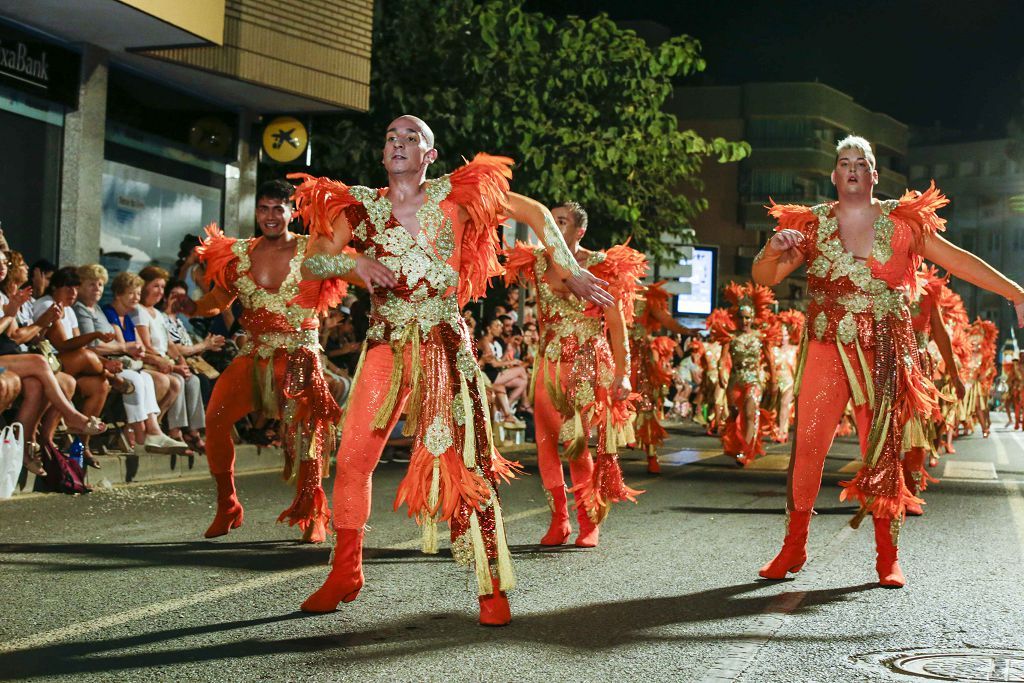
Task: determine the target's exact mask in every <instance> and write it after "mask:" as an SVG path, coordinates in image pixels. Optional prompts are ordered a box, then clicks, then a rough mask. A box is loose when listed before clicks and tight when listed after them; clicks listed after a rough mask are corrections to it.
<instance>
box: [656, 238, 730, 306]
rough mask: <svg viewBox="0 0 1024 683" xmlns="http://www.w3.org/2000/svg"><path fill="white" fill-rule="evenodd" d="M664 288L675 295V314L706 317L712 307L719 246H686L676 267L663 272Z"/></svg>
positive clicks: (716, 279) (713, 304)
mask: <svg viewBox="0 0 1024 683" xmlns="http://www.w3.org/2000/svg"><path fill="white" fill-rule="evenodd" d="M662 272H663V274H662V275H661V277H665V276H668V277H669V278H670V279H669V280H668V282H667V283H666V285H665V287H666V289H668V291H670V292H672V293H673V294H676V295H677V296H676V302H675V307H674V309H673V311H674V315H709V314H710V313H711V311H712V310H713V309H714V307H715V283H716V282H717V281H718V247H686V248H685V249H684V254H683V257H682V258H680V259H679V266H678V267H676V268H669V269H665V270H664V271H662Z"/></svg>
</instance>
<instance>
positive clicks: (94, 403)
mask: <svg viewBox="0 0 1024 683" xmlns="http://www.w3.org/2000/svg"><path fill="white" fill-rule="evenodd" d="M79 284H81V280H80V279H79V278H78V272H77V270H76V269H75V268H72V267H70V266H69V267H65V268H60V269H59V270H57V272H55V273H54V274H53V276H52V277H51V278H50V286H49V288H48V289H47V291H46V295H45V296H43V297H40V299H39V300H38V301H36V303H35V304H34V307H33V315H34V317H35V318H36V320H39V319H40V318H41V317H42V316H43V314H45V313H46V311H48V310H49V309H50V308H51V307H53V305H54V304H55V303H56V304H59V305H61V306H62V307H63V311H64V313H63V315H62V316H61V318H60V321H59V322H58V324H55V325H53V326H52V327H51V328H50V329H49V330H48V331H47V334H46V339H47V340H48V341H49V342H50V343H51V344H52V345H53V348H54V349H56V351H57V353H58V355H59V357H60V364H61V368H62V369H63V370H64V372H66V373H68V374H69V375H71V376H72V377H74V378H75V381H76V382H77V383H78V386H77V393H78V394H79V395H80V396H81V397H82V412H83V413H85V414H86V415H89V416H92V417H96V418H99V416H100V414H101V413H102V412H103V404H104V403H106V401H107V395H108V394H109V393H110V381H108V378H111V379H113V380H114V382H115V383H116V384H119V385H120V386H121V387H122V388H123V387H124V384H123V380H120V379H117V378H115V376H114V375H113V374H112V373H111V370H112V369H113V368H112V366H111V367H108V366H106V365H105V364H104V362H103V360H102V359H101V358H100V357H99V356H98V355H97V354H96V353H95V352H94V351H92V350H91V349H89V348H88V346H89V345H90V344H92V343H93V342H94V341H97V340H99V341H103V342H110V341H113V339H114V335H113V334H110V333H107V334H104V333H102V332H92V333H90V334H79V333H78V318H77V317H76V316H75V312H74V310H73V309H72V306H74V304H75V301H76V300H77V299H78V286H79ZM83 441H84V442H85V459H86V462H88V463H89V464H90V465H93V466H94V467H96V466H98V465H97V464H96V462H95V461H94V460H93V459H92V453H91V452H90V451H89V439H88V437H85V438H83Z"/></svg>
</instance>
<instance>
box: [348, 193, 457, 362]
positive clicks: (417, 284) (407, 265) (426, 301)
mask: <svg viewBox="0 0 1024 683" xmlns="http://www.w3.org/2000/svg"><path fill="white" fill-rule="evenodd" d="M451 189H452V185H451V180H450V178H449V177H448V176H443V177H441V178H437V179H436V180H428V181H427V182H426V186H425V188H424V192H425V194H426V199H425V201H424V202H423V206H421V207H420V208H419V210H418V211H417V212H416V217H417V218H418V219H419V223H420V231H419V232H418V233H417V234H416V236H415V237H413V236H412V235H411V234H410V233H409V231H408V230H406V228H405V227H404V226H402V224H401V223H399V221H398V219H397V218H395V216H394V213H393V212H392V205H391V201H390V200H389V199H388V197H387V194H386V193H385V192H384V191H383V190H374V189H371V188H368V187H360V186H357V187H352V188H350V191H351V193H352V196H353V197H355V198H356V199H357V200H359V202H360V205H359V206H355V207H352V208H351V209H350V210H349V211H350V213H349V221H350V223H351V224H352V225H354V226H355V227H354V228H353V230H352V244H353V246H354V247H355V248H356V249H357V250H358V251H360V252H362V253H364V254H366V255H367V256H369V257H370V258H374V259H377V260H378V261H380V262H381V263H382V264H383V265H385V266H387V267H388V268H390V269H391V270H392V271H393V272H394V273H395V275H396V276H397V278H398V284H397V285H396V286H395V287H393V288H391V289H383V288H378V289H376V290H374V293H373V295H372V296H371V299H370V301H371V304H372V309H371V312H370V328H369V330H368V331H367V338H368V339H370V340H371V341H384V342H391V341H398V340H399V339H402V338H405V335H408V334H410V330H412V329H415V328H418V330H419V333H420V334H421V335H422V337H423V338H426V336H427V335H428V334H429V333H430V331H431V330H432V329H434V327H436V326H437V325H439V324H441V323H448V324H449V325H451V326H452V327H453V328H455V329H459V328H460V326H462V325H463V323H462V319H461V316H460V315H459V305H458V299H457V296H456V287H457V286H458V284H459V273H458V270H457V259H458V253H457V251H458V250H457V249H456V244H457V242H456V232H455V225H454V218H455V212H457V210H458V208H457V207H456V206H454V205H448V203H446V202H445V200H446V199H447V197H448V195H449V193H450V192H451Z"/></svg>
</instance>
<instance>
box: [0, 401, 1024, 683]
mask: <svg viewBox="0 0 1024 683" xmlns="http://www.w3.org/2000/svg"><path fill="white" fill-rule="evenodd" d="M997 422H998V423H999V424H1000V425H1001V424H1002V423H1001V422H999V421H998V420H997ZM957 444H958V447H959V452H958V454H957V455H956V456H952V458H951V459H949V460H947V461H944V462H943V463H941V464H940V466H939V467H938V468H936V471H935V473H936V474H938V475H939V476H940V477H941V478H942V479H943V481H942V482H941V483H939V484H935V485H933V487H932V488H931V489H929V491H928V493H927V495H926V498H927V502H928V505H927V509H926V515H925V516H924V517H922V518H917V519H912V520H910V521H909V522H908V524H907V526H906V528H905V530H904V533H903V537H902V540H901V556H902V558H903V567H904V570H905V571H906V573H907V576H908V580H909V583H908V586H907V587H906V588H904V589H902V590H886V589H882V588H878V587H876V584H875V580H876V577H875V575H874V553H873V544H872V535H871V531H870V524H866V525H865V526H864V527H862V528H861V529H860V530H858V531H854V530H852V529H850V528H849V526H848V525H847V521H848V519H849V517H850V513H851V511H852V508H851V507H850V506H849V505H847V504H845V503H840V502H839V501H838V492H839V489H838V488H837V487H836V482H838V481H839V480H841V479H844V478H847V477H848V476H849V475H848V474H844V473H842V472H841V471H840V470H843V469H844V468H846V470H849V468H850V467H851V466H852V465H851V460H852V456H853V452H854V446H853V445H852V442H850V441H846V442H844V443H840V444H837V446H836V447H835V448H834V449H833V453H832V457H830V458H829V460H828V462H827V464H826V475H825V486H824V487H823V489H822V493H821V496H820V498H819V500H818V508H817V509H818V512H819V514H818V516H817V517H816V518H815V519H814V521H813V523H812V527H811V542H810V561H809V562H808V563H807V565H806V566H805V568H804V570H803V571H802V572H800V573H799V574H798V575H797V577H796V578H795V579H793V580H790V581H785V582H779V583H768V582H761V581H759V580H757V573H756V572H757V569H758V567H759V566H760V565H761V564H762V563H764V562H765V561H767V560H768V559H770V558H771V557H772V556H773V555H774V554H775V552H776V551H777V550H778V546H779V544H780V542H781V538H782V533H783V515H782V510H783V507H784V504H785V474H784V472H783V471H781V469H780V468H782V467H784V465H785V460H786V455H785V454H786V452H787V449H786V447H781V446H776V447H773V448H772V449H771V453H770V455H769V457H768V458H767V459H766V460H765V461H763V462H762V467H763V468H762V469H759V470H743V471H740V470H738V469H736V468H735V467H734V466H732V465H730V464H729V463H728V461H727V460H726V459H725V458H724V457H722V456H716V455H715V453H716V451H715V442H714V441H713V440H710V439H707V438H700V437H694V436H690V435H685V434H682V433H680V432H679V431H678V430H677V431H676V433H674V434H673V436H672V438H671V441H670V443H669V445H668V447H667V448H666V449H665V450H666V453H667V454H668V458H667V459H668V460H671V461H672V462H674V463H677V464H675V465H666V467H665V468H664V473H663V474H662V475H661V476H660V477H652V476H649V475H647V474H646V472H645V468H644V467H643V465H642V464H641V462H640V460H639V458H638V457H633V458H632V459H630V457H631V456H626V458H627V461H626V463H625V470H626V474H627V481H628V482H629V483H631V484H633V485H639V487H640V488H644V489H646V490H647V493H646V494H645V495H643V496H641V498H640V502H639V504H637V505H632V504H623V505H620V506H617V507H616V509H614V510H613V511H612V514H611V515H610V517H609V519H608V521H607V523H606V524H605V526H604V527H603V532H602V537H601V545H600V547H598V548H596V549H593V550H582V549H577V548H575V547H573V546H566V547H561V548H554V549H546V548H545V549H542V548H541V547H539V546H538V545H536V543H537V541H538V540H539V539H540V537H541V535H542V534H543V533H544V530H545V529H546V526H547V521H548V512H547V508H546V504H545V502H544V496H543V492H542V490H541V487H540V483H539V478H538V477H537V476H535V469H534V468H531V467H530V465H532V464H533V463H531V462H530V460H529V459H528V458H527V459H526V460H525V462H526V464H527V465H528V469H529V470H531V471H533V472H534V476H529V477H527V478H525V479H523V480H520V481H518V482H516V483H514V484H513V485H512V486H509V487H505V488H504V489H503V496H504V501H505V510H506V515H507V529H508V534H509V541H510V544H511V545H512V547H513V553H514V560H515V563H516V570H517V573H518V576H519V583H520V586H519V588H518V589H517V590H515V591H514V592H513V593H512V594H511V597H510V600H511V603H512V611H513V622H512V625H511V626H509V627H507V628H503V629H485V628H482V627H480V626H478V625H477V624H476V617H477V609H476V601H475V595H474V592H473V590H472V588H471V585H472V582H471V581H472V580H471V576H470V575H469V574H468V573H467V572H466V571H465V570H464V569H462V568H459V567H457V566H456V565H455V564H454V563H453V562H452V561H451V560H450V558H449V557H448V556H447V553H446V551H444V550H442V553H441V554H440V555H438V556H424V555H422V554H420V552H419V551H418V532H417V529H416V527H415V524H414V523H413V522H412V521H411V520H409V519H408V518H407V517H405V515H404V513H395V512H392V510H391V501H392V499H393V495H394V491H395V489H396V486H397V484H398V481H399V479H400V477H401V473H402V470H401V467H402V466H401V465H397V464H384V465H382V466H381V467H380V468H379V469H378V471H377V474H376V482H375V484H376V490H375V495H374V510H373V515H372V518H371V520H370V524H371V525H372V527H373V528H372V530H370V531H369V532H368V533H367V536H366V538H367V549H366V552H365V572H366V581H367V585H366V586H365V588H364V589H363V591H362V593H361V594H360V596H359V599H358V600H356V601H355V602H353V603H351V604H348V605H342V609H341V610H340V611H338V612H336V613H333V614H327V615H316V616H309V615H304V614H302V613H300V612H298V611H297V608H298V605H299V603H300V602H301V601H302V600H303V599H304V598H305V596H306V595H307V594H308V593H309V592H311V591H312V590H314V589H315V588H316V587H317V586H318V585H319V584H320V582H321V580H322V579H323V577H324V576H325V575H326V571H327V569H326V566H325V563H326V561H327V557H328V553H329V549H328V548H325V547H323V546H321V547H316V546H308V545H300V544H298V543H297V542H296V539H297V537H298V534H297V532H296V531H295V530H292V529H289V528H288V527H286V526H282V525H277V524H275V523H274V520H275V519H276V516H277V514H278V513H279V512H280V511H281V510H282V509H283V508H284V507H285V506H286V505H287V504H288V502H289V494H290V491H289V487H287V486H285V485H284V484H282V483H281V482H280V480H279V479H278V478H277V477H276V476H275V475H272V474H253V475H248V476H242V477H240V478H239V482H238V488H239V493H240V495H241V497H242V500H243V503H244V504H245V505H246V522H245V525H244V526H243V527H242V528H241V529H238V530H237V531H235V532H232V533H231V534H230V535H229V536H227V537H223V538H220V539H216V540H212V541H208V540H204V539H202V538H201V533H202V531H203V530H204V529H205V527H206V525H207V523H208V522H209V520H210V518H211V516H212V510H213V507H212V506H213V486H212V482H211V481H210V480H208V479H201V480H195V481H184V482H177V483H173V484H163V485H149V486H127V487H121V488H113V489H107V490H101V491H98V492H97V493H94V494H92V495H89V496H84V497H77V498H73V497H68V496H56V495H51V496H38V497H27V498H24V499H21V500H18V499H16V500H13V501H9V502H0V577H2V586H3V591H4V595H3V600H2V605H3V607H2V610H3V612H2V613H3V619H2V620H0V680H26V679H31V680H36V679H47V680H75V681H98V680H116V681H146V680H158V681H167V680H174V681H224V680H227V681H250V680H268V681H285V680H295V681H301V680H316V681H512V680H515V681H534V680H568V681H573V682H574V683H575V682H583V681H611V680H616V681H621V680H624V679H625V680H628V679H633V680H639V681H704V680H718V681H733V680H735V681H747V682H755V681H756V682H760V681H785V682H787V683H788V682H793V683H796V682H802V681H807V682H815V683H817V682H820V681H844V682H845V681H914V680H918V681H921V680H926V679H925V678H920V677H914V676H912V675H910V674H904V673H897V672H896V670H895V669H902V670H904V671H906V670H914V669H920V670H922V671H924V672H927V673H928V674H929V675H930V676H932V678H931V680H956V679H957V678H956V677H962V676H965V675H968V674H965V673H964V672H968V671H970V672H974V674H973V675H975V676H976V677H975V678H973V679H972V680H1024V609H1022V605H1021V603H1022V598H1024V590H1022V588H1021V581H1022V580H1021V572H1022V568H1024V436H1022V435H1020V434H1013V433H1011V432H1005V431H1001V430H998V429H997V430H996V431H995V432H994V433H993V437H992V438H991V439H990V440H987V441H984V440H982V439H981V437H980V436H975V437H971V438H967V439H964V440H961V441H958V442H957ZM922 654H924V655H935V654H939V655H942V656H941V657H939V658H938V659H935V658H932V659H928V658H921V657H917V655H922ZM901 656H902V657H903V658H902V659H901V658H900V657H901ZM942 672H946V674H948V675H952V676H954V678H946V679H942V678H936V676H938V675H943V674H942ZM961 679H962V678H961Z"/></svg>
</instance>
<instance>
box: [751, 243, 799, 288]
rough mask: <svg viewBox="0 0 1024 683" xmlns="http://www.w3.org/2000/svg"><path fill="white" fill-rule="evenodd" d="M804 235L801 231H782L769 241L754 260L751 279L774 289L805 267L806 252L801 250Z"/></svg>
mask: <svg viewBox="0 0 1024 683" xmlns="http://www.w3.org/2000/svg"><path fill="white" fill-rule="evenodd" d="M803 241H804V235H803V233H802V232H800V231H799V230H792V229H787V230H780V231H778V232H777V233H775V234H774V235H772V238H771V239H770V240H768V244H766V245H764V249H762V250H761V252H760V253H759V254H758V255H757V257H755V258H754V266H753V268H751V271H750V275H751V278H752V279H753V280H754V282H756V283H757V284H759V285H765V286H767V287H774V286H775V285H777V284H779V283H780V282H782V281H783V280H785V279H786V278H787V277H788V276H789V274H790V273H792V272H793V271H794V270H796V269H797V268H799V267H800V266H801V265H803V262H804V252H803V251H802V250H801V249H800V245H801V244H803Z"/></svg>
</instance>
